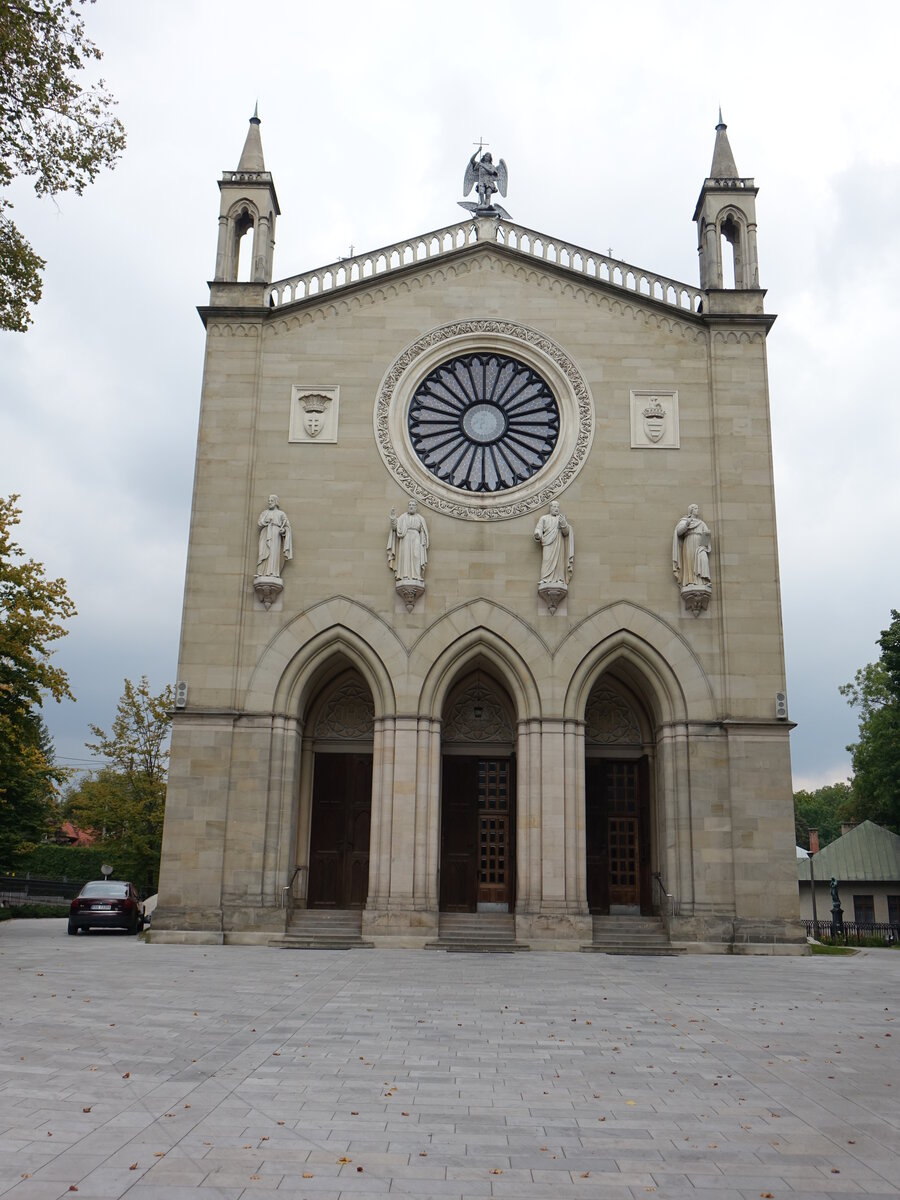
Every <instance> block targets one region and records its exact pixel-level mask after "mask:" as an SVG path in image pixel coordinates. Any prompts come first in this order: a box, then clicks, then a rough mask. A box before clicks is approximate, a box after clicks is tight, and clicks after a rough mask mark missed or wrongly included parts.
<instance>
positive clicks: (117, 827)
mask: <svg viewBox="0 0 900 1200" xmlns="http://www.w3.org/2000/svg"><path fill="white" fill-rule="evenodd" d="M173 699H174V695H173V691H172V688H171V686H169V685H167V686H166V687H165V688H164V689H163V691H162V692H160V693H159V694H158V695H154V694H153V692H151V690H150V685H149V683H148V681H147V677H146V675H143V676H141V679H140V682H139V683H137V684H135V683H132V681H131V680H130V679H126V680H125V690H124V692H123V693H122V696H121V698H120V700H119V703H118V706H117V708H116V715H115V718H114V719H113V723H112V728H111V731H110V732H109V733H106V732H105V731H104V730H103V729H101V728H100V726H99V725H91V732H92V733H93V735H94V737H95V738H96V741H94V742H88V743H87V747H88V749H89V750H90V751H91V753H92V754H95V755H97V756H98V757H102V758H104V759H106V760H107V765H105V766H103V767H102V768H101V769H100V770H98V771H97V773H96V774H95V775H94V776H92V777H91V778H89V779H85V780H83V781H82V783H81V784H80V785H79V786H78V787H77V788H76V789H74V790H73V791H72V792H70V794H69V796H68V797H67V801H66V815H67V816H68V817H69V819H70V820H72V821H74V822H75V823H76V824H77V825H79V826H80V827H81V828H83V829H90V830H92V831H93V832H94V833H95V834H96V836H97V839H98V841H97V844H98V845H100V846H102V847H104V848H105V849H106V851H107V858H108V859H109V860H110V863H111V865H112V866H113V869H114V871H115V873H116V875H117V876H118V877H119V878H127V879H131V880H132V881H133V882H134V883H135V885H136V886H137V887H139V888H141V889H142V890H143V891H144V893H145V894H147V895H149V894H150V893H151V892H154V891H155V890H156V884H157V880H158V878H159V856H160V849H161V846H162V826H163V813H164V811H165V803H166V777H167V775H168V768H169V750H168V740H169V730H170V726H171V717H170V715H169V712H170V709H171V708H172V703H173Z"/></svg>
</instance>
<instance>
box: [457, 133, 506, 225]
mask: <svg viewBox="0 0 900 1200" xmlns="http://www.w3.org/2000/svg"><path fill="white" fill-rule="evenodd" d="M479 150H480V147H479ZM479 150H476V151H475V153H474V154H473V155H472V157H471V158H470V159H469V161H468V163H467V164H466V176H465V179H464V180H463V195H464V196H468V194H469V192H471V190H472V188H475V190H476V191H477V192H478V203H477V204H475V202H474V201H472V200H460V201H459V203H460V205H461V206H462V207H463V208H467V209H468V210H469V212H473V213H476V214H479V213H481V214H485V215H487V214H489V215H491V216H493V215H494V214H497V215H499V216H501V217H506V219H507V221H509V220H511V219H512V218H511V217H510V215H509V213H508V212H507V211H506V209H505V208H501V207H500V205H499V204H493V203H492V202H491V197H492V196H494V195H495V194H496V193H497V192H499V193H500V195H501V196H505V195H506V185H507V179H508V174H507V170H506V163H505V162H504V161H503V159H502V158H501V159H500V161H499V162H498V163H497V164H496V165H495V164H494V159H493V156H492V155H491V152H490V150H485V151H483V152H481V158H479V157H478V154H479Z"/></svg>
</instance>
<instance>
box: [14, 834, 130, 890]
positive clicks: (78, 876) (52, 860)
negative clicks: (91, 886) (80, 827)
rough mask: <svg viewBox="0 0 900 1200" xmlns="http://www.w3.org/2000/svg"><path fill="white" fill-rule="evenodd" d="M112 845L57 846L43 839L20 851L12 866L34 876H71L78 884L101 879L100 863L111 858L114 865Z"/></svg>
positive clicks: (18, 870) (37, 877) (55, 877)
mask: <svg viewBox="0 0 900 1200" xmlns="http://www.w3.org/2000/svg"><path fill="white" fill-rule="evenodd" d="M109 854H110V848H109V847H108V846H107V848H106V849H105V850H98V849H94V847H92V846H56V845H52V844H50V843H43V844H42V845H40V846H36V847H35V848H34V849H32V850H29V851H28V853H27V854H21V855H17V857H16V860H15V864H14V866H13V870H14V872H15V874H16V875H25V874H28V875H31V876H32V878H34V879H69V880H73V881H74V882H76V883H78V884H82V883H87V881H88V880H89V879H100V877H101V876H100V867H101V866H102V864H103V863H104V862H109V863H111V864H112V865H113V868H115V862H116V860H115V856H114V855H113V856H112V857H107V856H108V855H109Z"/></svg>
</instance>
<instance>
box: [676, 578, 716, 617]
mask: <svg viewBox="0 0 900 1200" xmlns="http://www.w3.org/2000/svg"><path fill="white" fill-rule="evenodd" d="M711 595H712V588H711V587H709V586H707V585H706V584H702V583H692V584H688V586H687V587H683V588H682V589H681V599H682V600H683V601H684V607H685V610H686V611H687V612H689V613H693V614H694V616H695V617H699V615H700V614H701V613H702V612H706V610H707V609H708V608H709V598H710V596H711Z"/></svg>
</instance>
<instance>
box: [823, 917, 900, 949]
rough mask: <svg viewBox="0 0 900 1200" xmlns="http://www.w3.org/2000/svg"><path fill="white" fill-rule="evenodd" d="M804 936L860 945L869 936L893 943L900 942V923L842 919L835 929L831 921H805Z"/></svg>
mask: <svg viewBox="0 0 900 1200" xmlns="http://www.w3.org/2000/svg"><path fill="white" fill-rule="evenodd" d="M806 936H807V937H813V938H815V939H816V941H817V942H837V943H838V944H840V945H847V944H848V943H851V944H852V943H856V944H857V945H861V944H862V942H864V941H865V940H867V939H870V938H874V939H875V940H877V941H880V942H885V943H887V944H893V943H895V942H900V925H890V924H887V923H886V922H882V921H844V922H843V926H842V927H840V928H838V929H835V928H834V926H833V925H832V922H831V921H807V922H806Z"/></svg>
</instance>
